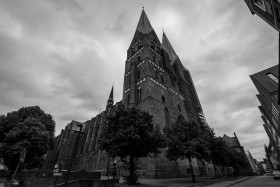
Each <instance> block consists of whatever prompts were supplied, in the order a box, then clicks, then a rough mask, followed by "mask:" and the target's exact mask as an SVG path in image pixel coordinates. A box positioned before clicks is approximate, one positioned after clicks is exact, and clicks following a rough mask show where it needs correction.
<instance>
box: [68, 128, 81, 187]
mask: <svg viewBox="0 0 280 187" xmlns="http://www.w3.org/2000/svg"><path fill="white" fill-rule="evenodd" d="M77 126H78V127H80V130H79V134H78V136H77V137H76V139H75V144H74V147H73V150H72V155H71V158H70V164H69V167H68V170H67V172H66V175H65V181H64V187H66V186H67V182H68V180H69V174H70V170H71V168H72V165H73V160H74V158H75V156H76V154H77V149H78V145H79V142H80V136H81V132H82V128H83V124H77Z"/></svg>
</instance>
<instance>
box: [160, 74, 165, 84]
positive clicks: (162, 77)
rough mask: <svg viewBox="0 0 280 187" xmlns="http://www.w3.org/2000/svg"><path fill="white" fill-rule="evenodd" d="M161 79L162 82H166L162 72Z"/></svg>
mask: <svg viewBox="0 0 280 187" xmlns="http://www.w3.org/2000/svg"><path fill="white" fill-rule="evenodd" d="M160 80H161V82H162V83H164V76H163V74H162V73H161V74H160Z"/></svg>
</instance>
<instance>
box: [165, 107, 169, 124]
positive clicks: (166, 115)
mask: <svg viewBox="0 0 280 187" xmlns="http://www.w3.org/2000/svg"><path fill="white" fill-rule="evenodd" d="M164 116H165V123H166V126H169V124H170V117H169V111H168V109H167V108H166V107H165V108H164Z"/></svg>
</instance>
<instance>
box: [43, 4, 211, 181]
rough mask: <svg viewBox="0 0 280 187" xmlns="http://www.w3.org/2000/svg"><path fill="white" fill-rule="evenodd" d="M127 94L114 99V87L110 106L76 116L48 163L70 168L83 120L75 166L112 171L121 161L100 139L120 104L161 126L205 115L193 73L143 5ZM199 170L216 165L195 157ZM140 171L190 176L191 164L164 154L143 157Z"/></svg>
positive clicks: (148, 174) (129, 61)
mask: <svg viewBox="0 0 280 187" xmlns="http://www.w3.org/2000/svg"><path fill="white" fill-rule="evenodd" d="M124 69H125V70H124V83H123V98H122V100H121V101H120V102H118V103H116V104H114V97H113V91H114V90H113V88H112V90H111V92H110V94H109V98H108V101H107V105H106V110H105V111H103V112H101V113H100V114H98V115H97V116H95V117H93V118H92V119H90V120H88V121H86V122H82V123H81V122H77V121H74V120H73V121H72V122H70V123H69V124H67V126H66V127H65V129H63V130H61V133H60V134H59V135H58V136H57V137H56V138H55V148H54V149H53V150H52V151H50V152H49V153H48V155H47V158H46V163H45V164H44V166H43V169H44V170H50V171H51V170H53V168H54V165H55V164H58V165H60V167H61V169H67V168H69V163H70V155H71V154H72V151H73V148H74V144H75V143H74V142H75V139H76V137H77V136H78V132H77V131H78V130H79V128H78V127H77V124H82V125H83V127H82V133H81V135H80V141H79V145H78V149H77V154H76V159H75V160H74V164H73V165H72V170H86V171H101V172H103V173H102V174H105V172H107V170H108V169H107V168H112V166H113V165H114V166H117V167H118V164H119V162H118V161H117V160H116V159H114V158H109V157H108V156H107V154H106V152H104V151H101V150H100V147H99V145H98V139H99V136H100V133H101V131H102V128H103V126H104V124H105V122H106V116H108V115H109V114H111V113H112V112H113V111H114V109H115V108H116V106H117V105H118V104H120V103H123V104H124V105H125V106H129V107H135V108H138V109H141V110H145V111H148V112H149V113H150V114H151V115H152V116H153V122H154V124H155V125H156V124H157V125H159V126H160V127H164V126H166V125H169V124H172V123H174V122H175V120H176V119H177V116H178V115H179V114H181V115H183V116H184V117H185V119H186V120H189V119H192V118H196V117H198V116H200V117H201V116H203V110H202V107H201V104H200V102H199V98H198V96H197V93H196V90H195V87H194V84H193V81H192V78H191V74H190V72H189V70H188V69H187V68H185V67H184V66H183V64H182V63H181V61H180V59H179V57H178V55H177V54H176V52H175V50H174V49H173V47H172V45H171V43H170V41H169V40H168V38H167V36H166V34H165V33H164V32H163V36H162V40H161V41H160V40H159V38H158V36H157V35H156V33H155V31H154V29H153V27H152V25H151V23H150V21H149V19H148V17H147V15H146V13H145V10H144V9H143V10H142V13H141V16H140V19H139V22H138V25H137V28H136V31H135V34H134V36H133V39H132V41H131V44H130V46H129V47H128V50H127V59H126V60H125V67H124ZM193 162H194V163H193V165H194V168H195V173H196V174H197V175H209V172H210V170H211V171H212V168H210V166H208V163H204V162H201V161H199V160H197V159H193ZM140 165H141V169H140V170H139V172H140V174H141V175H142V176H144V177H151V178H167V177H183V176H187V175H188V172H189V171H188V165H187V164H186V162H185V161H184V162H183V161H178V162H170V161H168V160H167V159H166V158H165V157H164V155H163V154H162V155H160V157H159V158H157V159H151V158H143V159H141V164H140Z"/></svg>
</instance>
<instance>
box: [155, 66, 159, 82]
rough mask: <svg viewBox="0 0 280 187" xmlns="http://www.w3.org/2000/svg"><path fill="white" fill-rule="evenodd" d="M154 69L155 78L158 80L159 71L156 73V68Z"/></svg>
mask: <svg viewBox="0 0 280 187" xmlns="http://www.w3.org/2000/svg"><path fill="white" fill-rule="evenodd" d="M154 70H155V78H156V80H157V81H158V80H159V73H158V71H157V70H156V69H154Z"/></svg>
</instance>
